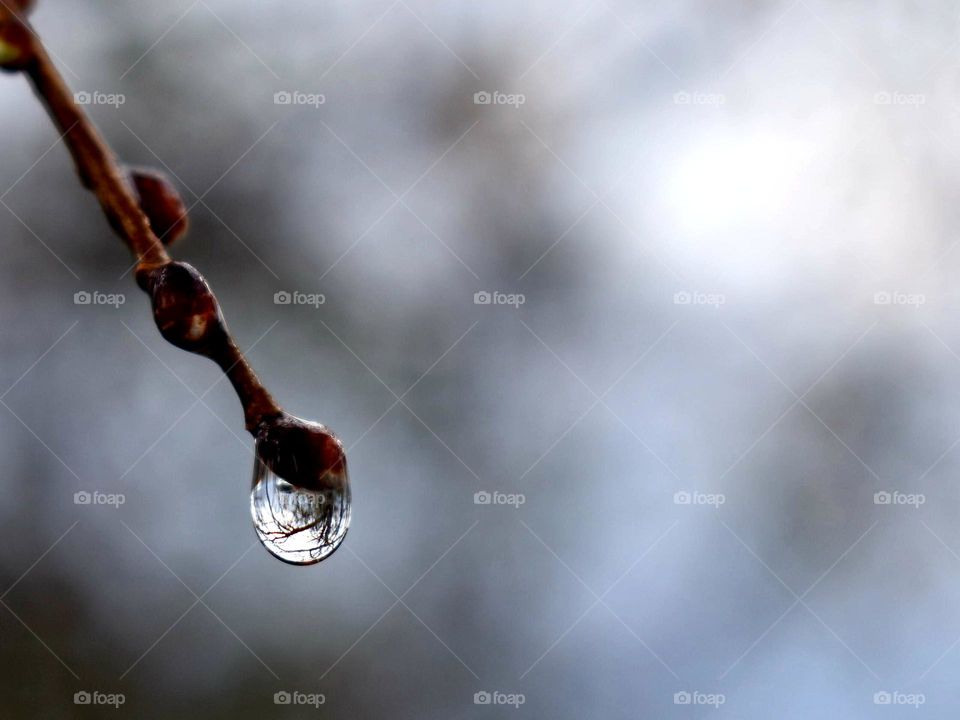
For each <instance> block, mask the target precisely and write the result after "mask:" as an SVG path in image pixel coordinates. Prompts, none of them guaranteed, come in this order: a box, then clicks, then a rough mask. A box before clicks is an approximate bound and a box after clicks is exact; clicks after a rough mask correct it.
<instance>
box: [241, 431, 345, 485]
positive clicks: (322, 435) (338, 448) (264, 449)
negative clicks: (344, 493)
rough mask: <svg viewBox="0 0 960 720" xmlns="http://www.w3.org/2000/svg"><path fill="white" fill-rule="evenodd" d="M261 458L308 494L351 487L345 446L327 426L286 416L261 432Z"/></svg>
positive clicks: (259, 441)
mask: <svg viewBox="0 0 960 720" xmlns="http://www.w3.org/2000/svg"><path fill="white" fill-rule="evenodd" d="M257 455H258V456H259V457H260V459H261V460H262V461H263V462H264V463H265V464H266V465H267V467H268V468H269V469H270V470H271V471H272V472H274V473H275V474H277V475H279V476H280V477H281V478H283V479H284V480H286V481H287V482H289V483H291V484H292V485H295V486H297V487H299V488H303V489H306V490H314V491H321V490H340V489H342V488H343V487H344V486H345V485H346V483H347V458H346V455H345V454H344V451H343V443H341V442H340V440H339V439H338V438H337V436H336V435H334V434H333V433H332V432H330V431H329V430H328V429H327V428H326V426H324V425H321V424H319V423H315V422H309V421H307V420H301V419H300V418H297V417H294V416H293V415H288V414H287V413H283V414H281V415H279V416H276V417H273V418H270V419H268V420H265V421H264V422H263V424H262V425H261V426H260V429H259V431H258V432H257Z"/></svg>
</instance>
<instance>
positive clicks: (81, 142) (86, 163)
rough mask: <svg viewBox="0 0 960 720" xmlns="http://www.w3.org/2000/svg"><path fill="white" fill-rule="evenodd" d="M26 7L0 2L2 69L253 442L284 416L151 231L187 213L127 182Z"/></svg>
mask: <svg viewBox="0 0 960 720" xmlns="http://www.w3.org/2000/svg"><path fill="white" fill-rule="evenodd" d="M27 5H28V3H26V2H22V1H21V2H17V3H14V5H9V4H8V3H7V1H6V0H0V67H2V68H3V69H4V70H7V71H11V72H17V71H20V72H23V73H25V74H26V75H27V76H28V77H29V78H30V80H31V82H32V83H33V87H34V89H35V91H36V93H37V95H38V97H39V98H40V100H41V101H42V102H43V104H44V105H45V106H46V108H47V112H48V113H49V115H50V117H51V118H52V120H53V122H54V124H55V125H56V126H57V128H59V130H60V131H61V133H63V139H64V141H65V143H66V145H67V147H68V148H69V149H70V153H71V155H72V156H73V160H74V163H75V164H76V168H77V172H78V174H79V176H80V180H81V181H82V182H83V184H84V186H86V187H87V188H88V189H89V190H90V191H91V192H92V193H93V194H94V195H96V197H97V200H99V202H100V207H101V208H102V209H103V212H104V215H106V217H107V220H108V221H109V222H110V225H111V227H113V229H114V230H115V231H116V233H117V234H118V235H119V236H120V237H121V239H123V241H124V242H126V244H127V245H128V246H129V248H130V251H131V252H132V253H133V255H134V257H135V258H136V260H137V264H136V278H137V283H138V284H139V285H140V287H141V288H143V290H144V291H146V292H147V293H148V294H149V295H150V298H151V301H152V304H153V311H154V319H155V320H156V323H157V326H158V328H159V329H160V332H161V334H162V335H163V336H164V338H166V339H167V340H168V341H169V342H171V343H172V344H174V345H176V346H177V347H180V348H182V349H184V350H188V351H190V352H194V353H198V354H201V355H204V356H206V357H209V358H210V359H212V360H213V361H214V362H216V363H217V364H218V365H220V367H221V368H222V369H223V372H224V373H225V374H226V375H227V377H228V379H229V380H230V382H231V383H232V384H233V387H234V389H235V390H236V392H237V395H238V396H239V398H240V402H241V403H242V404H243V410H244V416H245V420H246V427H247V430H249V431H250V432H251V433H252V434H253V435H254V436H255V437H256V436H257V433H258V430H259V429H262V426H263V424H264V423H265V422H268V421H272V420H274V419H276V418H279V417H280V416H282V415H283V414H284V413H283V410H282V409H281V408H280V406H279V405H278V404H277V403H276V401H274V399H273V398H272V397H271V396H270V393H268V392H267V390H266V388H264V387H263V385H262V384H261V382H260V380H259V379H258V378H257V376H256V374H255V373H254V371H253V368H251V367H250V364H249V363H248V362H247V360H246V359H245V358H244V356H243V353H242V352H241V351H240V349H239V348H238V346H237V344H236V342H234V340H233V338H232V337H231V336H230V333H229V332H228V330H227V328H226V324H225V323H224V320H223V315H222V313H221V312H220V306H219V303H218V302H217V299H216V297H215V296H214V294H213V291H212V290H211V289H210V286H209V285H208V284H207V282H206V280H205V279H204V278H203V276H202V275H200V273H199V272H197V270H196V269H194V268H193V267H191V266H190V265H188V264H187V263H183V262H175V261H173V260H171V258H170V256H169V255H168V254H167V251H166V249H165V248H164V245H163V243H162V242H161V240H160V238H158V237H157V234H156V233H155V232H154V226H156V227H157V231H158V232H160V233H161V237H166V236H167V235H168V233H169V235H170V236H171V240H172V239H173V238H175V237H176V236H178V235H179V234H182V232H183V230H184V229H185V224H186V213H185V211H184V210H183V204H182V202H181V201H180V198H179V195H178V194H177V192H176V190H174V189H173V186H172V185H171V184H170V183H169V181H167V180H166V178H164V177H163V176H161V175H159V174H157V173H145V172H143V171H137V172H136V173H135V174H134V177H133V178H132V179H131V175H130V172H128V171H127V170H126V169H125V168H123V167H122V166H121V165H120V163H119V162H118V161H117V158H116V157H115V156H114V154H113V152H112V151H111V150H110V148H109V146H108V145H107V144H106V142H105V141H104V140H103V138H102V137H101V135H100V133H99V132H98V131H97V129H96V127H94V125H93V123H92V122H91V121H90V119H89V117H87V115H86V113H85V112H84V111H83V109H82V108H81V107H80V106H79V105H77V103H76V102H74V98H73V94H72V93H71V92H70V89H69V88H68V87H67V84H66V82H65V81H64V79H63V76H62V75H61V74H60V72H59V71H58V70H57V68H56V67H55V66H54V64H53V62H52V61H51V59H50V56H49V55H48V54H47V51H46V49H45V48H44V46H43V42H42V41H41V40H40V38H39V37H38V36H37V34H36V33H35V32H34V31H33V28H32V27H31V26H30V24H29V22H28V21H27V20H26V19H25V18H24V17H23V16H22V12H23V11H24V10H25V8H26V6H27ZM145 210H146V211H147V212H145ZM148 213H149V215H150V217H148ZM151 220H153V225H152V224H151Z"/></svg>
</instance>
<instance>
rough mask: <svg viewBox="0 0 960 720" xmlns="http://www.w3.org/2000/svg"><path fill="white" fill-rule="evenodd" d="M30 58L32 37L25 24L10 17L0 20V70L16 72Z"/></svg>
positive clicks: (31, 55) (27, 63)
mask: <svg viewBox="0 0 960 720" xmlns="http://www.w3.org/2000/svg"><path fill="white" fill-rule="evenodd" d="M32 60H33V45H32V39H31V37H30V31H29V30H28V29H27V27H26V25H24V24H23V23H22V22H20V20H18V19H16V18H11V17H5V18H3V19H2V20H0V70H6V71H7V72H17V71H19V70H23V69H24V68H26V67H27V66H28V65H29V64H30V62H31V61H32Z"/></svg>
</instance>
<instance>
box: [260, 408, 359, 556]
mask: <svg viewBox="0 0 960 720" xmlns="http://www.w3.org/2000/svg"><path fill="white" fill-rule="evenodd" d="M276 471H280V472H283V473H284V475H286V476H287V477H281V475H280V474H278V472H276ZM250 513H251V515H252V516H253V525H254V528H255V529H256V531H257V536H258V537H259V538H260V542H261V543H263V546H264V547H265V548H266V549H267V550H268V551H269V552H270V553H271V554H272V555H274V556H275V557H277V558H279V559H280V560H283V561H284V562H287V563H291V564H293V565H312V564H313V563H318V562H320V561H321V560H323V559H325V558H327V557H329V556H330V555H331V554H333V552H334V551H335V550H336V549H337V548H338V547H339V546H340V543H342V542H343V539H344V538H345V537H346V535H347V529H348V528H349V527H350V483H349V481H348V480H347V470H346V458H345V457H344V455H343V448H342V446H341V444H340V441H339V440H337V439H336V438H335V437H334V436H333V434H331V433H330V432H329V431H328V430H327V429H326V428H325V427H324V426H323V425H319V424H317V423H311V422H308V421H305V420H300V419H298V418H293V417H291V416H283V417H281V418H279V419H277V420H275V421H272V422H271V424H270V426H269V427H267V428H265V429H264V430H262V431H261V432H260V433H259V434H258V437H257V457H256V460H255V461H254V470H253V490H252V491H251V493H250Z"/></svg>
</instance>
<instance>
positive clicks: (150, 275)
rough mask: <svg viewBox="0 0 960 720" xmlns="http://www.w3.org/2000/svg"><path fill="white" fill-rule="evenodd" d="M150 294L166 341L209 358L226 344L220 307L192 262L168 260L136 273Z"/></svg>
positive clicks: (154, 311) (156, 318)
mask: <svg viewBox="0 0 960 720" xmlns="http://www.w3.org/2000/svg"><path fill="white" fill-rule="evenodd" d="M137 282H138V283H139V284H140V287H142V288H143V289H144V290H146V291H147V293H149V295H150V300H151V303H152V305H153V319H154V322H156V324H157V328H158V329H159V330H160V334H161V335H163V337H164V339H166V340H167V342H169V343H171V344H173V345H176V346H177V347H178V348H180V349H182V350H187V351H189V352H195V353H199V354H200V355H206V356H208V357H212V356H213V355H215V354H216V353H217V352H218V351H219V350H220V348H222V347H224V346H225V344H226V343H227V332H226V325H225V323H224V321H223V315H222V314H221V313H220V306H219V304H218V303H217V299H216V297H214V294H213V291H212V290H211V289H210V286H209V285H208V284H207V281H206V280H205V279H204V278H203V276H202V275H201V274H200V273H199V272H198V271H197V269H196V268H194V267H193V266H192V265H188V264H187V263H185V262H169V263H167V264H165V265H160V266H155V267H152V268H143V269H141V270H139V271H138V272H137Z"/></svg>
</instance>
